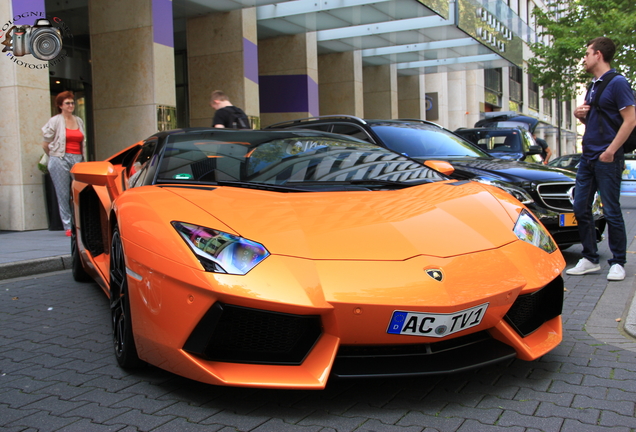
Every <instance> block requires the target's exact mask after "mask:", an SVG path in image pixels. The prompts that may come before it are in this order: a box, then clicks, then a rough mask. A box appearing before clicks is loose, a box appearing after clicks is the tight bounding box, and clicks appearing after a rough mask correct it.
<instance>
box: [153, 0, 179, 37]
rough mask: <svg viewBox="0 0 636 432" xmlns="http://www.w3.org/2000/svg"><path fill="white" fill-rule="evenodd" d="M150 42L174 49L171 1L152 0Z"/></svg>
mask: <svg viewBox="0 0 636 432" xmlns="http://www.w3.org/2000/svg"><path fill="white" fill-rule="evenodd" d="M152 32H153V35H152V40H153V41H154V42H155V43H158V44H161V45H165V46H169V47H171V48H174V34H173V29H172V1H170V0H152Z"/></svg>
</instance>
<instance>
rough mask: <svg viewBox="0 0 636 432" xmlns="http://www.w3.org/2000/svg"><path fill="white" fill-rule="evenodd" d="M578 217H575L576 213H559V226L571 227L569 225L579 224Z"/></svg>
mask: <svg viewBox="0 0 636 432" xmlns="http://www.w3.org/2000/svg"><path fill="white" fill-rule="evenodd" d="M577 225H578V223H577V222H576V218H575V217H574V213H561V214H560V215H559V226H562V227H569V226H577Z"/></svg>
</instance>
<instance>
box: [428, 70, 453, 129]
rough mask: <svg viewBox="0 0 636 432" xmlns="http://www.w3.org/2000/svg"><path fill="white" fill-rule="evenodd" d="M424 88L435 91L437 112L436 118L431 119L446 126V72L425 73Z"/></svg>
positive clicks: (447, 99) (447, 96) (447, 119)
mask: <svg viewBox="0 0 636 432" xmlns="http://www.w3.org/2000/svg"><path fill="white" fill-rule="evenodd" d="M425 76H426V88H427V89H430V91H431V92H433V89H434V90H436V92H437V112H438V118H437V119H433V121H434V122H435V123H437V124H439V125H441V126H444V127H448V124H449V118H448V110H449V107H448V104H449V95H448V90H447V89H448V74H447V73H445V72H439V73H432V74H426V75H425Z"/></svg>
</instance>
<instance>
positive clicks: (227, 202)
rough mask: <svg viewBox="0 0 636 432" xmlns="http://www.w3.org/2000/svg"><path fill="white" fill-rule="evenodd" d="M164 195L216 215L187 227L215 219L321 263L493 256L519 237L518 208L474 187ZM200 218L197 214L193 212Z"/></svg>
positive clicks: (273, 248) (279, 250)
mask: <svg viewBox="0 0 636 432" xmlns="http://www.w3.org/2000/svg"><path fill="white" fill-rule="evenodd" d="M162 189H164V190H166V191H170V192H172V193H174V194H177V195H179V196H181V197H182V198H183V199H185V200H187V201H189V202H190V203H191V204H192V205H194V206H197V207H199V208H200V209H203V210H204V211H205V212H206V213H208V214H209V215H211V216H213V218H209V219H208V220H207V221H196V220H187V221H184V222H189V223H199V224H204V223H205V224H208V225H209V224H210V223H211V221H214V220H218V221H220V222H221V223H222V224H221V225H218V226H208V227H209V228H213V229H224V226H223V225H225V226H226V227H228V228H230V229H231V230H233V231H234V234H237V235H240V236H242V237H244V238H247V239H249V240H253V241H257V242H259V243H262V244H263V245H264V246H265V247H266V248H267V250H268V251H269V252H270V253H272V254H278V255H286V256H293V257H300V258H308V259H317V260H324V259H338V260H384V261H386V260H404V259H408V258H411V257H414V256H418V255H429V256H437V257H449V256H456V255H461V254H467V253H472V252H475V251H483V250H489V249H493V248H497V247H500V246H502V245H504V244H507V243H510V242H513V241H515V240H516V239H517V238H516V236H515V235H514V234H513V232H512V228H513V226H514V222H515V221H514V220H513V218H514V217H515V216H514V215H515V214H517V213H518V212H519V211H520V210H521V208H520V206H517V205H515V204H513V203H512V202H506V203H505V204H503V205H502V203H501V202H500V201H499V200H498V199H497V198H495V197H494V196H493V195H492V194H491V193H490V192H489V191H488V187H485V186H483V185H481V184H479V183H476V182H454V181H449V182H439V183H435V184H426V185H422V186H417V187H410V188H407V189H402V190H390V191H354V192H352V191H348V192H344V191H343V192H307V193H297V192H289V193H281V192H270V191H263V190H253V189H245V188H237V187H218V188H216V189H214V190H211V191H210V190H207V191H197V190H192V189H184V188H170V187H166V186H164V187H163V188H162ZM183 210H184V209H183V208H181V209H180V210H179V212H178V213H180V214H185V213H184V211H183ZM186 213H187V212H186ZM196 213H200V211H199V209H196V211H195V210H194V209H193V211H192V212H190V214H196ZM511 214H512V216H511Z"/></svg>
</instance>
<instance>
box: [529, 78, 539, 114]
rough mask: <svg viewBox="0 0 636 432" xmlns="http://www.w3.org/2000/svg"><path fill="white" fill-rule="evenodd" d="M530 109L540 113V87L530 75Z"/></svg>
mask: <svg viewBox="0 0 636 432" xmlns="http://www.w3.org/2000/svg"><path fill="white" fill-rule="evenodd" d="M528 108H530V109H532V110H535V111H539V85H538V84H537V83H535V82H534V80H533V79H532V75H528Z"/></svg>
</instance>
